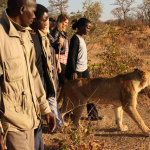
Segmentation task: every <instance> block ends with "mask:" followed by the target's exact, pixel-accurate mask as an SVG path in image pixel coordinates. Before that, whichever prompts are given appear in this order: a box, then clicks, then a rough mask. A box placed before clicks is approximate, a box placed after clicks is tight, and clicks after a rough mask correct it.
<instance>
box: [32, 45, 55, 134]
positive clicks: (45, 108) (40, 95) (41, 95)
mask: <svg viewBox="0 0 150 150" xmlns="http://www.w3.org/2000/svg"><path fill="white" fill-rule="evenodd" d="M35 58H36V57H35V49H34V46H33V48H32V50H31V55H30V63H31V66H30V67H31V73H32V76H33V80H34V87H35V93H36V97H37V100H38V102H39V106H40V111H41V114H42V115H43V116H45V119H46V121H47V124H48V127H49V129H50V131H51V132H53V130H54V129H55V128H56V119H55V117H54V115H53V114H52V113H51V110H50V107H49V104H48V101H47V100H46V94H45V90H44V88H43V85H42V82H41V79H40V75H39V73H38V70H37V68H36V65H35Z"/></svg>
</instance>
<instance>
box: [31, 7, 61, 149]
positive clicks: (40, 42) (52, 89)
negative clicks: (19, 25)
mask: <svg viewBox="0 0 150 150" xmlns="http://www.w3.org/2000/svg"><path fill="white" fill-rule="evenodd" d="M35 16H36V19H35V20H34V22H33V24H32V25H31V28H32V29H33V30H32V32H31V37H32V40H33V43H34V45H35V53H36V66H37V69H38V71H39V74H40V77H41V80H42V83H43V86H44V89H45V91H46V96H47V100H48V102H49V106H50V108H51V111H52V112H53V114H54V115H55V117H56V123H57V127H56V129H55V132H56V131H57V130H58V128H59V127H61V126H62V124H63V120H62V116H61V114H60V112H59V110H58V107H57V100H56V95H57V89H58V76H57V69H56V61H55V53H54V49H53V47H52V46H51V42H53V39H52V37H51V35H49V16H48V10H47V8H45V7H44V6H43V5H40V4H37V9H36V11H35ZM36 133H37V132H36V131H35V134H36ZM37 138H38V136H37ZM35 149H36V150H37V149H38V150H42V149H40V146H39V145H38V143H35Z"/></svg>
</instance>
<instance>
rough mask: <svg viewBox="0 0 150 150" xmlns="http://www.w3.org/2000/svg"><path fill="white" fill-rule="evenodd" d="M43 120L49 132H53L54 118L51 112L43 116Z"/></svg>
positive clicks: (54, 126)
mask: <svg viewBox="0 0 150 150" xmlns="http://www.w3.org/2000/svg"><path fill="white" fill-rule="evenodd" d="M45 119H46V122H47V125H48V128H49V130H50V132H53V131H54V130H55V128H56V118H55V116H54V115H53V113H52V112H50V113H48V114H46V115H45Z"/></svg>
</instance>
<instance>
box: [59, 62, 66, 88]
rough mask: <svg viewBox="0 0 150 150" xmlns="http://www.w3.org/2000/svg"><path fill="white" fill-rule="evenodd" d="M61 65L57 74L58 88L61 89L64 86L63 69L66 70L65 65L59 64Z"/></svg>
mask: <svg viewBox="0 0 150 150" xmlns="http://www.w3.org/2000/svg"><path fill="white" fill-rule="evenodd" d="M60 65H61V73H60V74H58V78H59V86H60V87H62V86H63V85H64V82H65V69H66V65H64V64H62V63H60Z"/></svg>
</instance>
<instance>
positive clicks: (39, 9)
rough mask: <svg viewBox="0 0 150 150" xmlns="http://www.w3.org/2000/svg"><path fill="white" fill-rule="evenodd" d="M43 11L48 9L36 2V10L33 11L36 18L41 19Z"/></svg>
mask: <svg viewBox="0 0 150 150" xmlns="http://www.w3.org/2000/svg"><path fill="white" fill-rule="evenodd" d="M45 12H46V13H48V9H47V8H46V7H44V6H43V5H41V4H37V7H36V11H35V17H36V19H41V17H42V16H43V14H44V13H45Z"/></svg>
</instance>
